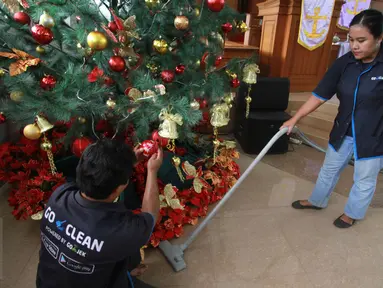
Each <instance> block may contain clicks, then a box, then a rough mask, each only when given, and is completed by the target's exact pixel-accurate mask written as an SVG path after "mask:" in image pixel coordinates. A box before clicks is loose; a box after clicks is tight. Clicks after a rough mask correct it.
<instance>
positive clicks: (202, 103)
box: [197, 99, 209, 109]
mask: <svg viewBox="0 0 383 288" xmlns="http://www.w3.org/2000/svg"><path fill="white" fill-rule="evenodd" d="M197 101H198V102H199V108H200V109H205V108H207V106H209V103H208V102H207V100H206V99H198V100H197Z"/></svg>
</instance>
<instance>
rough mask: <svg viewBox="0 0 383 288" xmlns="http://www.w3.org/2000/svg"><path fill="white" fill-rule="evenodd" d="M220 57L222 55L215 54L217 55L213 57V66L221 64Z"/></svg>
mask: <svg viewBox="0 0 383 288" xmlns="http://www.w3.org/2000/svg"><path fill="white" fill-rule="evenodd" d="M222 59H223V57H222V56H217V57H216V58H215V62H214V66H215V67H218V66H219V65H220V64H221V62H222Z"/></svg>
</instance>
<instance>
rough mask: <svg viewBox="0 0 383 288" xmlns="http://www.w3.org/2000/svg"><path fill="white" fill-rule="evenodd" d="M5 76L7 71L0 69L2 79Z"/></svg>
mask: <svg viewBox="0 0 383 288" xmlns="http://www.w3.org/2000/svg"><path fill="white" fill-rule="evenodd" d="M4 75H5V70H4V69H1V68H0V78H1V77H3V76H4Z"/></svg>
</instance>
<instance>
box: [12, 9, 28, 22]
mask: <svg viewBox="0 0 383 288" xmlns="http://www.w3.org/2000/svg"><path fill="white" fill-rule="evenodd" d="M13 20H15V21H16V22H17V23H19V24H21V25H25V24H29V23H30V22H31V18H30V17H29V15H28V14H27V13H25V12H22V11H21V12H16V13H15V14H14V15H13Z"/></svg>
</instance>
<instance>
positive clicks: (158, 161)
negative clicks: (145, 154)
mask: <svg viewBox="0 0 383 288" xmlns="http://www.w3.org/2000/svg"><path fill="white" fill-rule="evenodd" d="M163 157H164V152H163V151H162V148H158V151H157V153H156V154H153V155H152V157H150V159H149V161H148V171H150V172H154V173H157V172H158V170H159V169H160V167H161V165H162V160H163Z"/></svg>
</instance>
